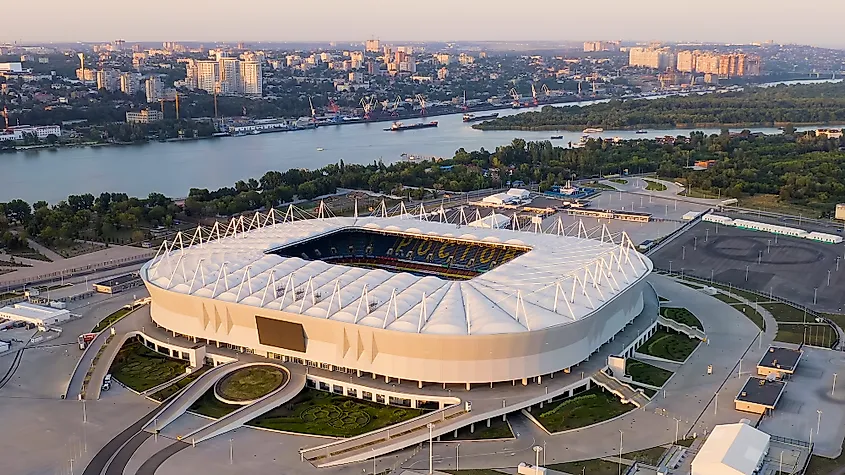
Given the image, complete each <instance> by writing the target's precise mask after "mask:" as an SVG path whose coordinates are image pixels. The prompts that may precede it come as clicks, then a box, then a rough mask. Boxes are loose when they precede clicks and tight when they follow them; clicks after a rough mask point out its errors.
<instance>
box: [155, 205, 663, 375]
mask: <svg viewBox="0 0 845 475" xmlns="http://www.w3.org/2000/svg"><path fill="white" fill-rule="evenodd" d="M259 221H260V220H259V219H258V216H256V219H255V220H253V223H252V224H251V225H250V224H246V223H245V222H244V221H243V220H241V222H240V227H239V226H238V224H237V222H233V225H230V231H229V232H228V233H227V232H222V231H220V230H219V229H218V231H217V233H216V235H215V233H214V232H213V231H212V232H211V233H210V235H208V234H207V235H206V236H205V237H203V234H202V233H200V234H199V237H197V235H195V236H194V239H193V240H192V242H191V243H186V242H182V241H181V238H180V239H179V242H176V243H174V244H171V245H168V246H166V249H163V250H162V251H161V252H160V253H159V255H157V256H156V258H155V259H153V260H152V261H150V262H148V263H147V264H146V265H144V267H143V268H142V269H141V276H142V278H143V280H144V283H145V285H146V287H147V288H148V289H149V292H150V296H151V298H152V303H151V307H150V313H151V316H152V319H153V321H154V322H155V323H156V324H157V325H159V326H161V327H163V328H165V329H167V330H169V331H172V332H174V333H175V334H179V335H184V336H188V337H190V338H193V339H195V340H196V341H201V342H204V343H209V344H217V345H219V346H227V347H231V348H234V349H236V350H240V351H244V352H248V353H255V354H257V355H261V356H267V357H269V358H276V359H282V360H285V361H290V362H296V363H300V364H308V365H313V366H319V367H321V368H324V369H330V370H334V371H344V372H349V373H357V374H358V375H363V374H372V376H373V377H374V378H376V377H383V378H386V379H387V380H390V379H399V380H410V381H419V382H420V384H423V383H461V384H464V383H491V382H501V381H523V382H525V381H527V380H528V379H530V378H534V377H537V376H543V375H546V374H550V373H554V372H558V371H561V370H567V369H568V368H570V367H572V366H575V365H576V364H578V363H580V362H581V361H584V360H585V359H587V358H588V357H589V355H590V354H592V353H594V352H595V351H597V349H598V348H599V347H600V346H601V345H603V344H604V343H606V342H608V341H610V340H611V339H612V338H613V337H614V335H616V334H617V333H618V332H620V331H621V330H622V329H623V328H624V327H625V326H626V325H627V324H629V323H630V322H631V321H633V319H634V318H635V317H637V315H639V314H640V313H641V312H642V310H643V305H644V293H645V292H653V290H652V289H651V287H650V286H649V285H648V284H647V283H646V282H645V277H646V276H647V275H648V274H649V273H650V272H651V270H652V264H651V261H650V260H648V258H646V257H644V256H642V255H641V254H640V253H638V252H636V250H635V249H634V247H633V245H632V244H631V242H630V240H627V239H625V240H624V241H623V242H622V243H619V242H618V239H617V242H616V243H614V242H612V241H611V240H610V238H609V237H607V239H586V238H579V237H574V236H564V235H558V234H542V233H527V232H517V231H511V230H505V229H478V228H467V227H462V226H460V225H455V224H449V223H440V222H432V221H426V220H419V219H416V218H410V217H408V216H404V217H366V218H326V219H310V220H298V221H293V220H285V221H284V222H275V218H274V219H273V222H267V221H266V220H265V221H264V222H263V223H260V222H259ZM189 244H190V245H189Z"/></svg>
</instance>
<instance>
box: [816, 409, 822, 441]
mask: <svg viewBox="0 0 845 475" xmlns="http://www.w3.org/2000/svg"><path fill="white" fill-rule="evenodd" d="M816 412H818V413H819V421H818V422H817V423H816V435H819V431H820V430H821V428H822V410H821V409H816Z"/></svg>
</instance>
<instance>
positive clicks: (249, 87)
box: [239, 61, 264, 96]
mask: <svg viewBox="0 0 845 475" xmlns="http://www.w3.org/2000/svg"><path fill="white" fill-rule="evenodd" d="M239 74H240V81H241V92H243V93H244V94H250V95H256V96H260V95H261V93H262V91H263V87H264V82H263V78H262V76H261V63H259V62H258V61H241V63H240V72H239Z"/></svg>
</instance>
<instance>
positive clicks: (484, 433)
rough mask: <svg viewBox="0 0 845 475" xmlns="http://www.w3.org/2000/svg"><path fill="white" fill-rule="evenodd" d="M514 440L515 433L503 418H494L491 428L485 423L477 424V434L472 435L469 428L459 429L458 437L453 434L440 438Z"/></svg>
mask: <svg viewBox="0 0 845 475" xmlns="http://www.w3.org/2000/svg"><path fill="white" fill-rule="evenodd" d="M511 438H513V431H512V430H511V426H510V424H508V421H503V420H502V418H501V417H494V418H493V419H491V420H490V427H487V424H486V423H485V422H479V423H476V424H475V432H474V433H470V432H469V427H463V428H461V429H458V436H457V437H454V435H453V433H452V432H450V433H448V434H444V435H442V436H440V439H441V440H484V439H511Z"/></svg>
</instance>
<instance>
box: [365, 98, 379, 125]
mask: <svg viewBox="0 0 845 475" xmlns="http://www.w3.org/2000/svg"><path fill="white" fill-rule="evenodd" d="M375 105H376V98H375V97H362V98H361V107H363V108H364V120H370V114H371V113H372V112H373V107H374V106H375Z"/></svg>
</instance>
